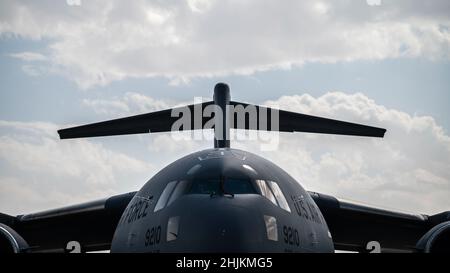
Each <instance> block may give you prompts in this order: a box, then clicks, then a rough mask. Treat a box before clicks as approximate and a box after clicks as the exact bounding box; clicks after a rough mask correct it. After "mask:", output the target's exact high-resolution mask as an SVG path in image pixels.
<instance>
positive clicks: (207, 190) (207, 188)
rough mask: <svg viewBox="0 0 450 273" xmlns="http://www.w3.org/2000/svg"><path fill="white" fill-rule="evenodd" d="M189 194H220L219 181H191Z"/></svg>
mask: <svg viewBox="0 0 450 273" xmlns="http://www.w3.org/2000/svg"><path fill="white" fill-rule="evenodd" d="M189 193H197V194H218V193H220V181H219V179H197V180H194V181H192V186H191V190H190V191H189Z"/></svg>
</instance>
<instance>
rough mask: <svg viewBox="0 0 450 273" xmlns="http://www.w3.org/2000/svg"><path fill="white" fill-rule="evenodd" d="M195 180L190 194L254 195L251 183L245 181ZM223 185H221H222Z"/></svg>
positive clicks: (226, 179) (227, 179) (229, 179)
mask: <svg viewBox="0 0 450 273" xmlns="http://www.w3.org/2000/svg"><path fill="white" fill-rule="evenodd" d="M222 179H223V180H222V181H221V179H196V180H193V181H192V185H191V189H190V191H189V193H191V194H251V193H256V191H255V188H254V187H253V186H252V184H251V182H250V181H249V180H246V179H235V178H229V177H226V178H222ZM222 183H223V184H222Z"/></svg>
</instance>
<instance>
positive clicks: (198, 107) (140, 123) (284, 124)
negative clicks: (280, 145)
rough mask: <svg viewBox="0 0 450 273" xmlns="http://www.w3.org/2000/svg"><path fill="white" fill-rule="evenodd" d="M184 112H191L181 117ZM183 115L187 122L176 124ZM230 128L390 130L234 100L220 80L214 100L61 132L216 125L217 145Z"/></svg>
mask: <svg viewBox="0 0 450 273" xmlns="http://www.w3.org/2000/svg"><path fill="white" fill-rule="evenodd" d="M177 113H178V114H177ZM180 113H182V114H183V115H189V116H188V117H185V116H183V117H180ZM192 113H194V115H192ZM204 113H209V114H208V115H205V114H204ZM197 114H200V115H201V116H196V115H197ZM180 118H183V119H184V121H187V122H185V123H182V124H181V125H180V126H174V125H177V124H178V123H180ZM230 128H233V129H243V130H264V131H279V132H306V133H320V134H335V135H350V136H365V137H384V134H385V133H386V129H383V128H377V127H372V126H367V125H362V124H356V123H351V122H345V121H340V120H334V119H328V118H322V117H317V116H311V115H305V114H300V113H295V112H289V111H284V110H278V109H274V108H269V107H263V106H258V105H252V104H247V103H242V102H236V101H231V96H230V88H229V87H228V85H227V84H225V83H218V84H216V86H215V87H214V96H213V101H208V102H203V103H199V104H191V105H187V106H184V107H178V108H171V109H166V110H161V111H156V112H151V113H147V114H142V115H136V116H130V117H125V118H119V119H113V120H108V121H103V122H98V123H92V124H87V125H82V126H77V127H72V128H67V129H62V130H59V131H58V134H59V136H60V138H61V139H69V138H83V137H99V136H115V135H129V134H143V133H159V132H170V131H185V130H204V129H213V130H214V147H215V148H229V147H230Z"/></svg>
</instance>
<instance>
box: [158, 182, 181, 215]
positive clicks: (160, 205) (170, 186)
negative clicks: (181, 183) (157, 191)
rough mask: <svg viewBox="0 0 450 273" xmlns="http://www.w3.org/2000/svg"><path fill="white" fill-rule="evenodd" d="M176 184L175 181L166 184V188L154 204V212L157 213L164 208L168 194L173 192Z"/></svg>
mask: <svg viewBox="0 0 450 273" xmlns="http://www.w3.org/2000/svg"><path fill="white" fill-rule="evenodd" d="M176 184H177V181H172V182H170V183H168V184H167V186H166V187H165V188H164V190H163V192H162V193H161V196H160V197H159V199H158V202H157V203H156V206H155V209H154V211H158V210H160V209H162V208H164V207H165V206H166V203H167V199H169V196H170V194H171V193H172V191H173V188H174V187H175V185H176Z"/></svg>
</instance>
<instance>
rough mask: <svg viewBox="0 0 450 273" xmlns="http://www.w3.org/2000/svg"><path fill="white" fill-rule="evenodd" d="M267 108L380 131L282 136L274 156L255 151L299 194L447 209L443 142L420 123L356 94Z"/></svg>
mask: <svg viewBox="0 0 450 273" xmlns="http://www.w3.org/2000/svg"><path fill="white" fill-rule="evenodd" d="M265 104H267V105H277V106H279V107H280V109H288V110H292V111H296V112H303V113H307V114H313V115H319V116H325V117H330V118H337V119H342V120H347V121H352V122H357V123H363V124H370V125H374V126H378V127H383V128H387V130H388V131H387V133H386V136H385V138H384V139H371V138H359V137H347V136H329V135H315V134H301V133H296V134H288V133H286V134H282V135H281V136H280V146H279V149H278V150H277V151H274V152H258V150H257V147H258V144H256V143H251V142H244V143H239V144H237V145H235V146H238V147H242V148H243V149H247V150H250V151H251V150H254V151H257V153H258V154H261V155H263V156H264V157H267V158H270V159H271V160H273V161H274V162H275V163H277V164H278V165H279V166H282V167H283V168H284V169H285V170H287V171H288V172H289V173H290V174H291V175H292V176H293V177H295V178H296V179H297V180H298V181H300V182H301V183H302V184H303V186H304V187H305V188H306V189H309V190H316V191H318V192H323V193H327V194H332V195H336V196H340V197H344V198H347V199H353V200H358V201H364V202H367V203H369V204H375V205H378V206H383V207H387V208H394V209H401V210H406V211H411V212H421V213H436V212H439V211H444V210H449V209H450V199H449V198H448V196H450V169H449V168H448V166H450V137H449V136H448V135H446V134H445V133H444V131H443V129H442V128H441V127H440V126H438V125H437V124H436V123H435V121H434V119H433V118H431V117H427V116H411V115H409V114H407V113H404V112H401V111H398V110H395V109H387V108H386V107H384V106H381V105H378V104H376V103H375V102H374V101H373V100H371V99H369V98H368V97H366V96H365V95H362V94H359V93H358V94H353V95H348V94H344V93H340V92H330V93H327V94H325V95H323V96H321V97H318V98H314V97H311V96H309V95H302V96H284V97H281V98H280V99H278V100H276V101H268V102H266V103H265Z"/></svg>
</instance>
